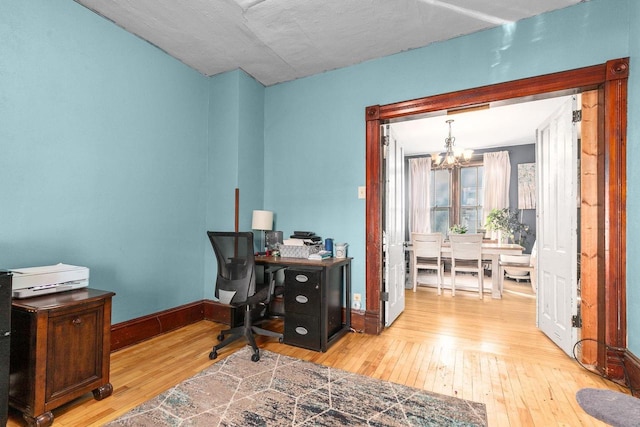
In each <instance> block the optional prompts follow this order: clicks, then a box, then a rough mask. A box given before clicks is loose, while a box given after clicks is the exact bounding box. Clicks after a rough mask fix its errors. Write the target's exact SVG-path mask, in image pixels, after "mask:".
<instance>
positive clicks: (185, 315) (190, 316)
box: [111, 300, 365, 351]
mask: <svg viewBox="0 0 640 427" xmlns="http://www.w3.org/2000/svg"><path fill="white" fill-rule="evenodd" d="M364 317H365V316H364V313H363V312H360V311H354V310H352V312H351V326H352V328H353V329H355V330H356V331H358V332H360V331H363V330H364V329H365V327H364V325H365V321H364ZM231 318H232V309H231V308H229V306H227V305H224V304H220V303H218V302H216V301H213V300H202V301H198V302H193V303H190V304H185V305H182V306H179V307H174V308H171V309H169V310H164V311H161V312H158V313H154V314H149V315H147V316H143V317H138V318H136V319H131V320H127V321H126V322H122V323H117V324H115V325H112V326H111V351H116V350H120V349H121V348H124V347H128V346H131V345H134V344H137V343H139V342H142V341H145V340H148V339H150V338H153V337H155V336H157V335H161V334H164V333H166V332H169V331H172V330H174V329H178V328H181V327H183V326H186V325H189V324H191V323H195V322H198V321H200V320H210V321H212V322H217V323H223V324H225V325H230V324H231Z"/></svg>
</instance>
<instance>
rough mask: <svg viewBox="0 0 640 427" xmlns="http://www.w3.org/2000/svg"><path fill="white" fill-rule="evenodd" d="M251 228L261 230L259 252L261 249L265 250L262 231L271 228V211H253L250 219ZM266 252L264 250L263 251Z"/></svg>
mask: <svg viewBox="0 0 640 427" xmlns="http://www.w3.org/2000/svg"><path fill="white" fill-rule="evenodd" d="M251 228H252V229H254V230H260V231H262V236H261V241H260V247H261V248H262V249H261V250H260V254H262V251H266V248H265V241H264V232H265V231H269V230H273V212H271V211H253V219H252V220H251ZM265 253H266V252H265Z"/></svg>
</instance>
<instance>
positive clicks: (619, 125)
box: [604, 59, 629, 378]
mask: <svg viewBox="0 0 640 427" xmlns="http://www.w3.org/2000/svg"><path fill="white" fill-rule="evenodd" d="M606 66H607V69H606V70H607V73H606V82H605V83H604V98H605V120H604V136H605V164H606V169H607V173H605V186H606V187H605V191H606V194H605V199H606V217H607V218H608V221H607V223H608V226H607V228H606V229H605V245H606V248H605V257H606V261H605V265H606V291H605V310H606V314H605V331H606V332H605V341H606V343H607V344H608V345H609V346H610V347H615V348H617V349H623V348H626V346H627V297H626V295H627V292H626V253H627V242H626V228H627V213H626V209H627V206H626V190H627V185H626V182H627V181H626V179H627V178H626V177H627V171H626V167H627V157H626V155H627V147H626V144H627V135H626V129H627V108H626V107H627V80H628V78H629V62H628V60H627V59H618V60H612V61H608V62H607V64H606ZM622 356H623V354H621V350H617V351H611V350H610V351H609V354H607V363H606V373H607V375H608V376H610V377H612V378H621V377H622V376H623V374H624V372H623V371H624V370H623V367H622V366H621V365H620V363H619V361H620V360H622Z"/></svg>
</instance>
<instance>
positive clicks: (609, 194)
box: [365, 58, 629, 378]
mask: <svg viewBox="0 0 640 427" xmlns="http://www.w3.org/2000/svg"><path fill="white" fill-rule="evenodd" d="M628 71H629V59H628V58H621V59H615V60H611V61H608V62H607V63H606V64H599V65H593V66H590V67H584V68H579V69H575V70H569V71H562V72H558V73H552V74H547V75H543V76H537V77H531V78H527V79H522V80H516V81H511V82H506V83H499V84H495V85H489V86H483V87H479V88H472V89H466V90H461V91H457V92H451V93H446V94H440V95H435V96H430V97H425V98H420V99H415V100H410V101H404V102H399V103H394V104H388V105H373V106H369V107H366V109H365V120H366V159H367V165H366V180H367V181H366V185H367V207H366V217H367V219H366V250H365V253H366V295H367V300H366V316H367V317H366V320H367V322H366V325H367V328H366V332H367V333H374V334H377V333H380V332H381V331H382V329H383V321H384V313H383V312H382V310H381V302H380V291H381V286H382V246H381V242H382V222H381V218H382V208H383V206H382V200H383V194H382V191H383V186H382V185H381V184H380V183H381V182H382V179H383V176H382V167H381V166H382V165H381V160H380V158H381V153H380V151H381V150H380V130H379V129H380V126H381V125H382V124H384V123H388V122H389V121H392V120H393V119H397V118H401V117H406V116H412V115H419V114H426V113H429V112H435V111H442V110H448V109H459V108H463V107H472V106H477V105H481V104H486V103H489V102H496V101H506V100H515V99H516V98H522V97H533V98H544V97H546V96H549V95H552V94H553V95H560V94H571V93H579V92H582V91H585V90H592V89H598V90H600V91H602V93H603V103H604V112H603V119H604V142H605V167H604V175H605V176H604V177H603V180H602V182H604V183H605V188H604V195H603V194H601V193H600V192H599V191H598V189H597V188H594V189H592V191H594V192H595V193H598V194H596V195H594V196H595V197H597V198H599V199H598V200H599V201H601V202H603V204H604V205H605V206H606V211H605V219H604V224H605V234H606V238H605V247H604V248H603V250H604V252H605V253H604V254H599V255H602V256H603V258H604V260H605V262H604V269H605V283H596V284H593V285H594V286H602V287H604V288H605V289H604V298H605V305H604V309H605V311H606V313H605V316H604V318H605V322H606V325H605V328H606V331H607V332H606V341H607V342H606V344H608V345H611V346H613V347H617V348H624V347H626V338H625V337H626V330H627V326H626V276H625V274H626V271H625V270H626V235H625V232H626V215H625V208H626V188H627V182H626V170H625V167H626V120H627V118H626V111H627V79H628ZM602 197H604V198H605V200H604V201H603V200H602ZM593 229H596V230H597V226H596V227H593ZM587 237H588V236H582V238H587ZM583 286H584V284H583ZM598 326H599V327H601V325H598ZM615 359H616V357H613V355H612V357H608V358H607V360H606V362H605V365H606V366H603V367H601V368H604V369H605V371H606V372H608V373H610V376H612V377H616V378H618V377H619V375H621V374H622V369H621V366H620V364H619V363H618V364H617V365H616V362H615V361H614V360H615Z"/></svg>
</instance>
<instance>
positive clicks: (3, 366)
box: [0, 271, 11, 426]
mask: <svg viewBox="0 0 640 427" xmlns="http://www.w3.org/2000/svg"><path fill="white" fill-rule="evenodd" d="M10 339H11V274H10V273H8V272H5V271H0V426H5V425H6V424H7V416H8V415H7V412H8V405H9V348H10V344H11V343H10Z"/></svg>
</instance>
